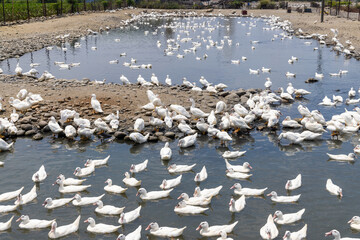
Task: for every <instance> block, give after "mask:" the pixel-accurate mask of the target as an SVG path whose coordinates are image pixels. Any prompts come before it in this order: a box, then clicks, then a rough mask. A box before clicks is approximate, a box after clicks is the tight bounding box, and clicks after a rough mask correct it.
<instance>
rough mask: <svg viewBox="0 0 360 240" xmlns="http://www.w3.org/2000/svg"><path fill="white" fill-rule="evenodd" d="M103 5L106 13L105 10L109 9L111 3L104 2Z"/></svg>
mask: <svg viewBox="0 0 360 240" xmlns="http://www.w3.org/2000/svg"><path fill="white" fill-rule="evenodd" d="M101 5H102V6H103V8H104V11H105V10H106V9H108V7H109V2H108V1H102V2H101Z"/></svg>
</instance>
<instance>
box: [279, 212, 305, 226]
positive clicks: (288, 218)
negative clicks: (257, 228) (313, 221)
mask: <svg viewBox="0 0 360 240" xmlns="http://www.w3.org/2000/svg"><path fill="white" fill-rule="evenodd" d="M304 212H305V208H303V209H301V210H300V211H298V212H296V213H288V214H283V213H282V212H281V211H279V210H278V211H276V212H275V213H274V221H275V222H276V223H277V224H281V225H284V224H291V223H294V222H297V221H299V220H301V218H302V215H303V214H304Z"/></svg>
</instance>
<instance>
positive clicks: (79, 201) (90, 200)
mask: <svg viewBox="0 0 360 240" xmlns="http://www.w3.org/2000/svg"><path fill="white" fill-rule="evenodd" d="M104 196H105V194H102V195H100V196H97V197H81V196H80V194H78V193H77V194H76V195H75V196H74V200H73V201H72V204H73V205H74V206H84V205H90V204H94V203H96V202H97V201H99V200H101V198H102V197H104Z"/></svg>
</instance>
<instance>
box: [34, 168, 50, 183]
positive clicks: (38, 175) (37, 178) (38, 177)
mask: <svg viewBox="0 0 360 240" xmlns="http://www.w3.org/2000/svg"><path fill="white" fill-rule="evenodd" d="M46 177H47V173H46V171H45V167H44V165H41V167H40V168H39V170H38V171H37V172H35V173H34V174H33V176H32V178H31V179H32V180H33V182H36V183H37V182H42V181H44V180H45V179H46Z"/></svg>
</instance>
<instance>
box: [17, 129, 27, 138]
mask: <svg viewBox="0 0 360 240" xmlns="http://www.w3.org/2000/svg"><path fill="white" fill-rule="evenodd" d="M24 134H25V131H24V130H22V129H21V130H19V131H18V132H17V133H16V135H17V136H23V135H24Z"/></svg>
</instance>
